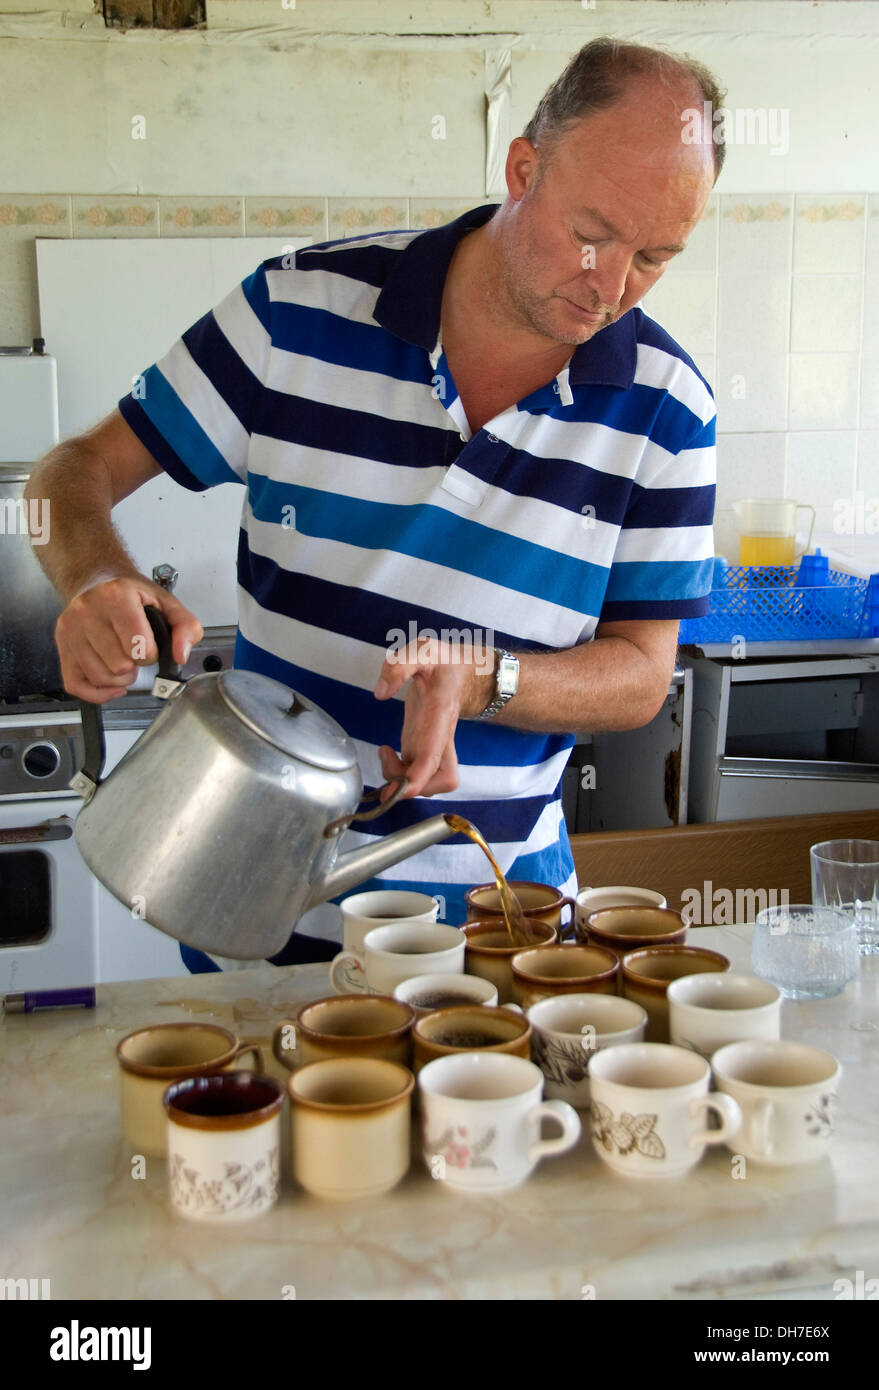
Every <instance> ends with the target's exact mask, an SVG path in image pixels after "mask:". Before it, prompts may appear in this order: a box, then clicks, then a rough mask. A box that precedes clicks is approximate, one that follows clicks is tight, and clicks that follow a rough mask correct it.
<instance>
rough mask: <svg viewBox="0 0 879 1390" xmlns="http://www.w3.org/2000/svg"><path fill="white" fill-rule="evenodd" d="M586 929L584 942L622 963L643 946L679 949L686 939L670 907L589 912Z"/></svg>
mask: <svg viewBox="0 0 879 1390" xmlns="http://www.w3.org/2000/svg"><path fill="white" fill-rule="evenodd" d="M585 926H586V940H587V941H589V942H591V943H592V945H594V946H605V947H607V949H608V951H613V953H614V955H615V956H618V957H619V958H620V959H621V960H622V958H623V956H625V955H628V953H629V952H630V951H637V950H638V949H639V948H640V947H642V946H682V945H683V944H684V942H685V941H686V938H687V927H686V923H685V922H684V919H683V917H682V916H681V914H680V913H679V912H673V911H672V909H671V908H669V907H605V908H602V909H601V910H600V911H598V912H591V913H590V914H589V916H588V917H587V918H586V923H585ZM578 935H580V936H581V939H582V927H581V928H580V929H579V931H578Z"/></svg>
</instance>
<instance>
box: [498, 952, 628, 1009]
mask: <svg viewBox="0 0 879 1390" xmlns="http://www.w3.org/2000/svg"><path fill="white" fill-rule="evenodd" d="M511 968H512V972H513V998H514V1000H515V1002H516V1003H517V1004H519V1005H521V1007H522V1008H523V1009H530V1008H531V1005H532V1004H536V1003H537V1001H538V999H545V998H546V997H547V995H551V994H616V982H617V975H618V974H619V969H620V963H619V961H618V960H617V957H616V956H615V955H614V953H613V951H608V950H606V949H605V947H604V946H563V945H561V944H558V943H557V944H555V945H551V946H534V947H530V948H529V949H528V950H527V951H518V952H517V953H516V955H515V956H514V957H513V960H512V967H511Z"/></svg>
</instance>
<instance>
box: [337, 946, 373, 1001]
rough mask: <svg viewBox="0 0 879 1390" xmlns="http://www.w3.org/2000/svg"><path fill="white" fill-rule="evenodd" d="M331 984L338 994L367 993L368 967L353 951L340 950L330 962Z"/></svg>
mask: <svg viewBox="0 0 879 1390" xmlns="http://www.w3.org/2000/svg"><path fill="white" fill-rule="evenodd" d="M330 984H331V985H332V986H333V989H334V990H335V991H336V993H337V994H366V969H365V967H364V964H363V961H362V960H361V959H360V957H359V956H356V955H355V954H354V952H353V951H340V952H339V954H338V955H337V956H334V957H333V959H332V961H331V962H330Z"/></svg>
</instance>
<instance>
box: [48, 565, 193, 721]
mask: <svg viewBox="0 0 879 1390" xmlns="http://www.w3.org/2000/svg"><path fill="white" fill-rule="evenodd" d="M147 604H152V605H153V606H154V607H155V608H160V609H161V611H162V612H163V613H164V615H165V618H166V619H167V621H168V624H169V626H170V628H171V630H172V647H173V652H174V660H175V661H176V662H177V663H178V664H179V665H181V666H182V665H183V664H184V662H186V661H187V660H188V658H189V652H190V650H191V648H192V646H193V643H195V642H198V641H200V640H201V638H202V636H203V635H204V633H203V629H202V625H201V623H200V622H199V621H198V618H196V617H195V616H194V614H192V613H190V612H189V610H188V609H187V608H184V606H183V604H182V603H181V602H180V600H179V599H176V598H174V596H173V594H169V593H168V592H167V590H166V589H163V588H162V587H161V585H159V584H153V583H152V582H151V581H150V580H149V579H145V578H144V577H143V576H142V575H135V576H131V577H121V578H118V579H111V580H108V581H107V582H105V583H103V584H96V585H95V587H94V588H91V589H86V590H85V592H84V593H81V594H78V595H77V597H76V598H74V599H72V600H71V601H70V603H68V605H67V607H66V608H65V609H64V612H63V613H62V614H61V616H60V618H59V619H58V622H57V624H56V626H55V642H56V644H57V647H58V655H59V656H60V658H61V674H62V678H63V680H64V689H65V690H67V691H68V692H69V694H71V695H75V696H76V697H77V698H78V699H80V700H89V701H91V703H92V704H95V705H103V704H105V703H106V702H107V700H113V699H115V698H116V696H118V695H122V694H123V693H124V691H125V689H126V687H127V686H129V685H131V683H132V681H133V680H134V679H135V677H136V675H137V668H138V666H150V665H151V664H152V663H153V662H154V661H157V660H158V656H159V654H158V651H157V650H156V642H155V638H154V637H153V631H152V628H151V627H150V625H149V623H148V622H147V617H146V614H145V613H144V611H143V610H144V607H145V605H147Z"/></svg>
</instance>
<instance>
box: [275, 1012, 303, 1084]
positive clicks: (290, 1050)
mask: <svg viewBox="0 0 879 1390" xmlns="http://www.w3.org/2000/svg"><path fill="white" fill-rule="evenodd" d="M285 1028H292V1029H293V1046H292V1047H284V1046H283V1045H282V1042H281V1038H282V1036H283V1032H284V1029H285ZM272 1056H273V1057H274V1059H275V1061H276V1062H280V1063H281V1066H282V1067H286V1069H287V1071H293V1069H294V1067H298V1065H299V1035H298V1033H297V1032H296V1024H295V1023H293V1022H291V1020H290V1019H287V1018H285V1019H284V1020H283V1022H281V1023H279V1024H278V1026H277V1028H276V1029H275V1031H274V1033H273V1034H272Z"/></svg>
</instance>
